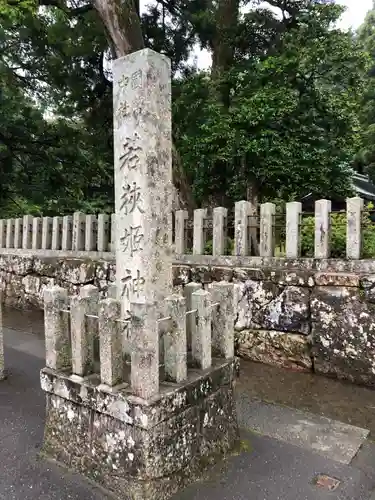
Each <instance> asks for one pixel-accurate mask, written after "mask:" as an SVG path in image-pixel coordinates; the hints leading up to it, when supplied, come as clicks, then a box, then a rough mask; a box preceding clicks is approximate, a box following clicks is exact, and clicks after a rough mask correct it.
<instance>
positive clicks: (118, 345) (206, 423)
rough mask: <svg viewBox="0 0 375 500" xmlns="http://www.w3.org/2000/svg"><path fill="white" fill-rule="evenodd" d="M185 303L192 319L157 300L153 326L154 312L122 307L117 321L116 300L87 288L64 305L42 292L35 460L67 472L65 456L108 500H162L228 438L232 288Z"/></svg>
mask: <svg viewBox="0 0 375 500" xmlns="http://www.w3.org/2000/svg"><path fill="white" fill-rule="evenodd" d="M110 293H115V290H113V289H112V290H111V292H110ZM188 296H189V304H191V305H190V307H192V309H189V306H188V305H187V304H188V300H187V299H186V298H185V297H182V296H178V295H173V296H170V297H168V298H166V300H165V307H164V310H165V312H166V314H167V316H165V317H164V318H160V317H158V315H157V314H158V313H157V311H158V309H159V310H160V306H161V304H158V305H156V304H153V305H151V304H149V305H146V303H145V302H142V303H132V304H131V311H132V314H131V319H130V320H129V321H124V320H123V319H121V313H120V309H121V303H120V301H119V300H117V299H113V298H107V299H104V300H99V293H98V289H97V288H96V287H94V286H92V285H88V286H85V287H83V288H82V289H81V291H80V294H79V295H78V296H75V297H72V298H71V299H70V300H69V298H68V294H67V291H66V290H64V289H63V288H60V287H57V286H54V287H52V288H48V289H46V292H45V339H46V368H43V370H42V371H41V386H42V389H43V390H44V391H45V393H46V398H47V418H46V426H45V432H44V443H43V451H44V453H46V454H47V455H49V456H53V457H56V458H57V457H59V458H60V459H61V460H62V461H63V463H65V464H66V465H70V464H71V460H72V459H71V457H74V459H75V461H74V463H77V464H79V465H78V471H79V472H81V473H83V474H85V475H86V476H87V477H89V478H91V479H94V480H95V481H96V482H98V483H100V484H101V485H103V486H104V487H105V488H107V489H108V490H110V491H112V492H114V493H116V498H117V497H121V498H125V497H126V498H132V499H134V500H138V499H152V498H160V491H163V498H168V497H169V496H170V495H171V494H172V493H174V492H175V491H176V490H177V489H178V488H179V487H181V485H184V484H186V483H188V482H189V481H191V480H192V479H194V478H197V477H199V474H200V473H201V470H202V467H203V464H206V465H207V462H208V460H209V459H210V457H212V456H215V457H217V456H218V454H220V453H224V452H227V451H229V450H230V449H231V448H232V447H233V446H234V444H235V443H236V441H237V439H238V427H237V421H236V414H235V410H234V399H233V384H234V380H235V378H236V375H237V372H238V364H237V362H236V360H235V358H234V337H233V322H234V308H233V297H234V295H233V284H229V283H224V282H223V283H216V284H215V285H214V286H213V287H212V290H211V292H208V291H205V290H202V289H201V287H199V286H195V287H190V290H189V292H188ZM158 306H159V308H158ZM129 330H130V332H131V334H130V335H129V332H128V331H129ZM211 332H212V333H211ZM159 335H162V338H163V342H161V343H159V339H160V337H159ZM129 339H131V340H129ZM129 341H130V344H129ZM189 344H190V347H191V348H189ZM160 345H164V356H163V357H164V362H163V364H162V365H160V363H159V359H160V358H159V352H160V351H159V349H160ZM62 430H63V431H62ZM185 468H187V469H188V472H187V473H184V470H185ZM168 476H170V477H171V478H173V479H168V480H167V481H166V480H165V477H168ZM176 477H177V478H178V480H175V478H176ZM119 478H120V479H119ZM124 478H125V479H126V480H124ZM129 478H130V479H129ZM130 493H131V494H130Z"/></svg>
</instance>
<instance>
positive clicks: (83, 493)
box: [0, 320, 375, 500]
mask: <svg viewBox="0 0 375 500" xmlns="http://www.w3.org/2000/svg"><path fill="white" fill-rule="evenodd" d="M19 322H20V323H24V322H23V321H21V320H19ZM17 327H18V326H17ZM30 332H31V333H30ZM4 333H5V347H6V351H5V356H6V365H7V369H8V372H9V376H8V379H7V380H6V381H3V382H0V500H5V499H6V500H13V499H14V500H53V499H56V500H65V499H72V500H75V499H77V500H78V499H79V500H99V499H102V500H103V499H104V498H106V497H105V495H104V494H103V492H102V491H101V490H99V489H97V488H95V487H93V486H92V485H91V484H88V483H87V482H86V481H85V480H83V479H82V478H81V477H79V476H76V475H73V474H70V473H69V472H67V471H65V470H62V469H60V468H59V467H57V466H55V465H51V464H50V463H48V462H46V461H44V460H42V459H40V458H39V457H38V451H39V449H40V445H41V442H42V438H43V424H44V395H43V394H42V392H41V390H40V388H39V370H40V368H41V367H42V366H43V365H44V360H43V358H44V346H43V336H42V330H41V329H40V328H38V327H36V326H35V325H34V327H33V328H31V327H30V328H28V331H27V332H20V331H15V330H11V329H6V330H5V332H4ZM238 410H239V418H240V423H241V427H242V428H243V429H244V430H243V435H242V451H241V452H240V453H239V454H237V455H233V456H231V457H229V458H228V459H227V460H226V461H224V462H222V463H221V464H219V465H218V466H217V467H215V469H214V470H211V471H210V475H209V477H206V478H205V480H204V481H202V482H200V483H197V484H195V485H193V486H191V487H190V488H188V489H187V490H185V491H184V492H182V493H180V494H178V495H176V496H175V498H174V500H188V499H191V500H195V499H196V500H198V499H199V500H211V499H212V500H241V499H248V500H324V499H326V498H327V499H334V500H344V499H345V500H370V499H371V500H375V497H372V496H371V495H372V491H373V490H374V489H375V445H373V444H372V443H371V442H370V441H368V440H366V435H367V431H366V430H365V429H361V428H357V427H353V426H350V425H346V424H342V423H339V422H337V421H333V420H328V419H322V418H321V417H319V416H316V415H314V414H311V413H303V412H300V411H298V410H292V409H290V408H286V407H283V406H277V405H272V404H269V403H262V402H260V401H256V400H254V398H249V397H248V396H247V394H246V392H244V390H243V387H242V386H241V388H240V392H239V396H238ZM251 431H256V433H254V432H251ZM318 475H327V476H330V477H332V478H333V479H334V480H337V481H338V483H339V484H338V483H337V482H335V486H337V487H336V489H335V490H334V491H330V490H329V489H326V488H324V487H322V486H318V485H317V484H316V482H317V476H318ZM155 500H157V499H155Z"/></svg>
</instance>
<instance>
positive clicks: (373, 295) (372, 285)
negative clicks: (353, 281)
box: [360, 274, 375, 304]
mask: <svg viewBox="0 0 375 500" xmlns="http://www.w3.org/2000/svg"><path fill="white" fill-rule="evenodd" d="M360 286H361V288H362V291H363V296H364V298H365V299H366V300H367V301H368V302H371V303H372V304H374V303H375V274H370V275H368V276H362V278H361V281H360Z"/></svg>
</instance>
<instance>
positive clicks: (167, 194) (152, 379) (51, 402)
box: [41, 49, 238, 500]
mask: <svg viewBox="0 0 375 500" xmlns="http://www.w3.org/2000/svg"><path fill="white" fill-rule="evenodd" d="M114 137H115V194H116V217H115V219H116V227H115V232H114V234H115V238H114V240H115V250H116V274H117V276H116V283H117V286H116V293H113V291H111V297H110V298H106V299H104V300H99V293H98V290H96V289H95V287H93V286H92V285H87V286H86V287H83V288H82V290H81V292H80V296H79V297H72V298H71V300H70V309H69V302H68V297H67V292H66V290H64V289H62V288H60V287H58V286H54V287H51V288H49V289H48V290H46V293H45V299H44V300H45V335H46V349H47V353H46V364H47V366H46V368H44V369H43V370H42V372H41V385H42V388H43V390H44V391H45V392H46V399H47V418H46V428H45V434H44V443H43V451H44V453H45V454H47V455H48V456H50V457H52V458H54V459H56V460H58V461H59V462H60V463H63V464H65V465H66V466H68V467H69V468H71V469H73V470H75V471H76V472H80V473H82V474H83V475H85V476H86V477H89V478H90V479H92V480H94V481H95V482H97V483H99V484H101V485H102V486H103V487H104V488H106V489H107V490H110V491H111V492H112V493H114V494H115V496H116V497H118V498H121V499H125V498H126V499H129V500H164V499H167V498H169V497H170V496H172V495H173V494H174V493H175V492H176V491H177V490H178V489H180V488H181V487H183V486H184V485H186V484H188V483H189V482H191V481H193V480H194V479H196V478H198V477H199V476H200V475H201V472H202V467H204V466H205V465H207V462H208V461H209V460H211V458H212V457H216V458H217V457H220V456H221V455H222V454H224V453H225V452H226V451H228V450H230V449H231V448H232V447H233V445H234V443H235V442H236V440H237V438H238V426H237V420H236V413H235V407H234V400H233V399H234V398H233V385H234V379H235V376H236V373H237V368H236V362H235V359H234V357H233V344H234V341H233V331H234V316H235V315H234V300H233V287H234V285H233V284H230V283H221V284H217V285H216V286H214V287H213V288H212V293H210V292H209V291H207V290H201V289H200V288H201V287H200V286H199V285H198V286H195V287H190V290H189V294H188V296H189V297H190V299H189V307H190V306H191V310H189V311H187V301H186V298H185V297H183V296H178V295H172V253H171V252H172V246H171V241H170V238H171V233H172V231H171V217H172V169H171V148H172V144H171V82H170V63H169V60H168V59H167V58H165V57H164V56H162V55H160V54H156V53H155V52H153V51H151V50H148V49H145V50H141V51H139V52H136V53H134V54H131V55H129V56H127V57H124V58H121V59H118V60H117V61H115V63H114ZM115 297H116V298H115ZM213 297H214V299H215V300H212V298H213ZM69 317H70V327H69V321H68V319H69ZM161 323H163V327H162V328H160V329H159V326H160V324H161ZM187 324H188V325H189V328H190V330H189V345H191V348H192V353H191V356H190V355H189V353H188V342H187V332H186V326H187ZM124 325H126V326H125V328H126V331H127V332H130V335H129V344H127V345H126V347H127V349H128V353H130V355H131V366H130V377H129V372H128V368H129V366H128V365H127V364H126V363H124V360H123V352H122V350H123V348H124V344H123V330H124ZM160 330H162V331H163V335H164V342H163V347H164V351H163V356H164V364H162V365H160V363H159V331H160ZM97 340H99V360H98V359H94V358H95V352H96V350H95V349H94V345H95V342H96V341H97ZM213 354H214V356H213ZM98 362H99V368H98ZM161 372H164V373H163V376H162V377H160V373H161Z"/></svg>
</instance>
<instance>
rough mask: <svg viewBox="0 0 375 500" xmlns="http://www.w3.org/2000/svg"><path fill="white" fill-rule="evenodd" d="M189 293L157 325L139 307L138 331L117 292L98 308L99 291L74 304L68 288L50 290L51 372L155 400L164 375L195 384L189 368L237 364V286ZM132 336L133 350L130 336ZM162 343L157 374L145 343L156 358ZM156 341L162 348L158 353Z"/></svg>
mask: <svg viewBox="0 0 375 500" xmlns="http://www.w3.org/2000/svg"><path fill="white" fill-rule="evenodd" d="M184 291H185V293H184V296H180V295H172V296H170V297H168V298H167V299H165V311H166V314H167V316H165V317H164V318H157V316H156V307H155V308H154V309H155V311H153V310H152V309H150V308H149V307H147V306H146V305H145V304H143V303H139V304H134V311H133V316H132V318H133V319H134V318H136V321H135V320H134V322H133V323H131V322H130V321H126V320H123V319H121V311H120V310H121V307H120V301H119V300H117V299H116V298H112V297H116V289H115V286H114V285H113V286H112V287H111V288H110V290H109V297H108V298H106V299H104V300H99V290H98V288H97V287H95V286H94V285H85V286H83V287H82V288H81V289H80V292H79V294H78V295H73V296H71V297H70V298H69V297H68V292H67V290H66V289H64V288H61V287H59V286H53V287H51V288H46V290H45V293H44V311H45V314H44V317H45V336H46V366H47V368H50V369H52V370H68V371H70V370H71V374H72V375H73V376H76V377H86V376H89V375H95V374H97V379H98V383H99V382H100V383H101V384H104V386H105V387H113V386H119V385H121V384H130V385H131V388H132V391H133V393H134V394H135V395H137V396H140V397H142V398H145V399H148V398H150V397H152V396H153V395H155V394H156V393H158V391H159V375H160V373H161V377H162V380H166V381H170V382H176V383H182V382H184V381H185V380H186V379H187V377H188V365H189V366H191V367H193V368H194V369H200V370H207V369H209V368H211V366H212V364H213V363H214V364H215V363H217V362H218V361H217V359H216V360H213V358H212V353H214V355H215V357H217V358H224V359H231V358H233V357H234V321H235V312H234V285H233V283H228V282H224V281H223V282H217V283H213V284H212V285H211V287H210V291H208V290H204V289H203V288H202V285H201V284H198V283H190V284H188V285H187V286H186V287H185V290H184ZM130 329H132V332H133V335H132V339H133V340H132V344H131V345H129V344H128V343H129V342H130V341H129V340H128V339H129V338H130V336H129V335H128V334H127V332H128V330H129V331H130ZM155 331H157V332H156V334H155ZM160 337H161V338H162V339H163V342H162V345H163V349H164V355H162V357H161V358H162V360H163V363H162V365H158V366H157V367H156V366H153V365H152V363H151V365H150V363H145V362H144V359H143V358H142V357H140V356H139V352H140V351H141V350H142V348H144V345H145V343H146V344H147V343H148V344H149V350H150V351H151V350H152V349H151V348H152V347H153V349H154V350H155V351H156V350H158V349H159V347H158V338H160ZM147 339H148V340H147ZM151 339H153V341H154V342H155V343H156V344H155V345H154V346H151ZM137 342H141V344H142V345H141V346H138V345H137ZM188 351H189V352H191V357H190V359H188V357H187V352H188ZM126 358H128V362H126V361H125V359H126ZM153 359H154V358H153ZM158 360H159V356H155V362H156V361H158ZM127 367H128V368H130V378H128V375H129V374H128V373H127V370H126V368H127ZM161 369H162V370H161Z"/></svg>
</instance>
